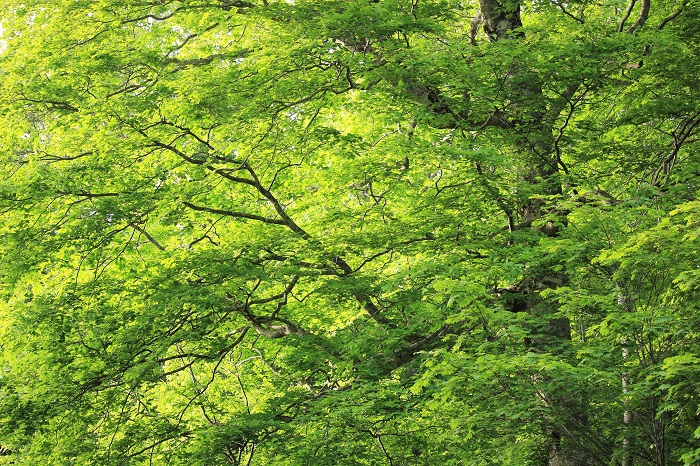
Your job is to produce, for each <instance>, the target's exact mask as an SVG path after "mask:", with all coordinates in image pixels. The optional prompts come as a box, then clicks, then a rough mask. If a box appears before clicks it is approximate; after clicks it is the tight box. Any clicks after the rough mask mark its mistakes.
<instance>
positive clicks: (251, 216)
mask: <svg viewBox="0 0 700 466" xmlns="http://www.w3.org/2000/svg"><path fill="white" fill-rule="evenodd" d="M183 204H184V205H185V206H187V207H189V208H190V209H192V210H196V211H199V212H209V213H212V214H218V215H226V216H228V217H234V218H246V219H249V220H257V221H259V222H263V223H271V224H273V225H286V222H285V221H284V220H278V219H274V218H267V217H262V216H260V215H255V214H246V213H244V212H233V211H231V210H223V209H213V208H211V207H202V206H196V205H194V204H192V203H191V202H187V201H185V202H183Z"/></svg>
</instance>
